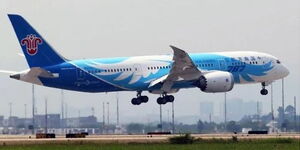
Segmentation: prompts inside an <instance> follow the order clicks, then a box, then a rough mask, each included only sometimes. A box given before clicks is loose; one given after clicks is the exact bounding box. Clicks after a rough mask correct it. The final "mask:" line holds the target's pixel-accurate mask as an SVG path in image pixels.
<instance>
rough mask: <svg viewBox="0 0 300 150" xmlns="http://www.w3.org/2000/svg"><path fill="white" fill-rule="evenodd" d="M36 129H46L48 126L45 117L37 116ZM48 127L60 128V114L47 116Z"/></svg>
mask: <svg viewBox="0 0 300 150" xmlns="http://www.w3.org/2000/svg"><path fill="white" fill-rule="evenodd" d="M34 120H35V127H37V128H44V127H45V125H46V118H45V115H35V116H34ZM47 127H48V128H60V114H48V115H47Z"/></svg>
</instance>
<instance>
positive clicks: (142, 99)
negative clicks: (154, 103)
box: [131, 91, 149, 105]
mask: <svg viewBox="0 0 300 150" xmlns="http://www.w3.org/2000/svg"><path fill="white" fill-rule="evenodd" d="M141 94H142V92H141V91H138V93H137V95H136V96H137V97H136V98H133V99H132V100H131V104H132V105H140V104H141V103H147V102H148V100H149V98H148V96H142V95H141Z"/></svg>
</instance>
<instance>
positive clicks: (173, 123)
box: [172, 101, 175, 134]
mask: <svg viewBox="0 0 300 150" xmlns="http://www.w3.org/2000/svg"><path fill="white" fill-rule="evenodd" d="M174 120H175V119H174V101H173V102H172V130H173V134H174V133H175V121H174Z"/></svg>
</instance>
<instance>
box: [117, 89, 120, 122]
mask: <svg viewBox="0 0 300 150" xmlns="http://www.w3.org/2000/svg"><path fill="white" fill-rule="evenodd" d="M116 98H117V125H118V126H119V123H120V122H119V121H120V120H119V119H120V118H119V115H120V114H119V92H117V93H116Z"/></svg>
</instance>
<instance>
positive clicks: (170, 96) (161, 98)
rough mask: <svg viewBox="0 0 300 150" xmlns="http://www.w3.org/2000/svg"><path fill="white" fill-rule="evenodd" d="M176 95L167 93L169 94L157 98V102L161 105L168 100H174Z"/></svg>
mask: <svg viewBox="0 0 300 150" xmlns="http://www.w3.org/2000/svg"><path fill="white" fill-rule="evenodd" d="M174 99H175V98H174V96H173V95H167V94H163V95H162V97H159V98H157V101H156V102H157V104H159V105H164V104H166V103H168V102H170V103H171V102H174Z"/></svg>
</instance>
